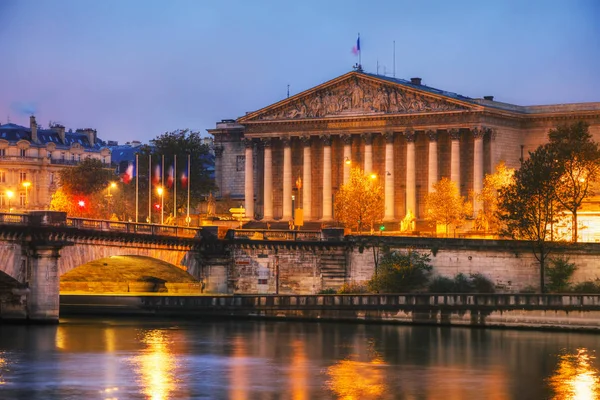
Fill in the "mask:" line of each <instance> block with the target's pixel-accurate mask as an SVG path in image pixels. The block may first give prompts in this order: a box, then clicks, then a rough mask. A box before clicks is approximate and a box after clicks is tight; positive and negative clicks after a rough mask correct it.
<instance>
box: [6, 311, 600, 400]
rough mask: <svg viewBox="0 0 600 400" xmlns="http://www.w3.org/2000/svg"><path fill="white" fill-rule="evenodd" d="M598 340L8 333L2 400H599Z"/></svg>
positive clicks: (157, 331)
mask: <svg viewBox="0 0 600 400" xmlns="http://www.w3.org/2000/svg"><path fill="white" fill-rule="evenodd" d="M599 348H600V340H598V336H597V335H593V334H580V333H560V332H533V331H500V330H469V329H457V328H453V329H450V328H435V327H410V326H390V325H387V326H386V325H358V324H357V325H352V324H334V323H293V322H290V323H286V322H269V321H223V320H217V321H193V322H191V321H181V320H180V321H166V320H133V321H131V320H121V319H113V320H95V319H73V320H66V321H62V323H61V324H60V325H59V326H58V327H36V326H31V327H19V326H2V325H0V398H2V399H4V398H23V399H36V400H37V399H43V400H53V399H61V400H63V399H102V400H125V399H134V400H135V399H152V400H167V399H197V398H208V399H238V400H241V399H255V398H258V399H276V398H281V399H293V400H307V399H332V398H333V399H345V400H353V399H367V400H368V399H396V398H402V399H423V400H428V399H432V400H435V399H440V398H442V399H444V400H454V399H456V400H462V399H499V400H500V399H556V400H562V399H586V400H587V399H593V398H596V397H598V396H599V389H598V388H599V371H598V367H597V364H596V359H595V356H594V355H595V352H596V351H598V349H599Z"/></svg>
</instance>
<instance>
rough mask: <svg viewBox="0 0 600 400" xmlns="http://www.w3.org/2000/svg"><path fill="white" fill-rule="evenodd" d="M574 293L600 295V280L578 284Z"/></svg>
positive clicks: (574, 288)
mask: <svg viewBox="0 0 600 400" xmlns="http://www.w3.org/2000/svg"><path fill="white" fill-rule="evenodd" d="M572 291H573V292H574V293H594V294H595V293H600V280H598V279H596V280H594V281H585V282H581V283H578V284H577V285H575V286H574V287H573V289H572Z"/></svg>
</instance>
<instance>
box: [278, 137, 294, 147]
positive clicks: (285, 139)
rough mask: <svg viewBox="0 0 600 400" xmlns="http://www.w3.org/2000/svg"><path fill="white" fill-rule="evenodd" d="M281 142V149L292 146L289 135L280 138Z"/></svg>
mask: <svg viewBox="0 0 600 400" xmlns="http://www.w3.org/2000/svg"><path fill="white" fill-rule="evenodd" d="M281 142H282V143H283V147H290V146H291V144H292V138H291V137H290V135H283V136H281Z"/></svg>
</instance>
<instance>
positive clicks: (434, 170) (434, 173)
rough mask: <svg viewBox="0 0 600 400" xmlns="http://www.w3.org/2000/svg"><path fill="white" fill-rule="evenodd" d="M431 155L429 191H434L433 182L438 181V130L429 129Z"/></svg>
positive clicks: (428, 173)
mask: <svg viewBox="0 0 600 400" xmlns="http://www.w3.org/2000/svg"><path fill="white" fill-rule="evenodd" d="M426 133H427V136H429V157H428V168H427V193H431V192H433V184H434V183H436V182H437V181H438V154H437V132H436V131H432V130H429V131H427V132H426Z"/></svg>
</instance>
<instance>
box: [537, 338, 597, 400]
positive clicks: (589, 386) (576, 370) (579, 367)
mask: <svg viewBox="0 0 600 400" xmlns="http://www.w3.org/2000/svg"><path fill="white" fill-rule="evenodd" d="M595 364H596V357H595V356H594V355H592V354H590V351H589V350H588V349H586V348H580V349H577V351H576V352H573V353H564V354H561V355H560V356H559V358H558V365H557V367H556V371H555V373H554V374H553V375H552V376H551V377H550V379H549V382H550V386H551V387H552V389H553V390H554V392H555V395H554V397H553V399H555V400H563V399H565V400H566V399H572V400H588V399H598V398H600V377H599V376H598V367H596V365H595Z"/></svg>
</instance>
